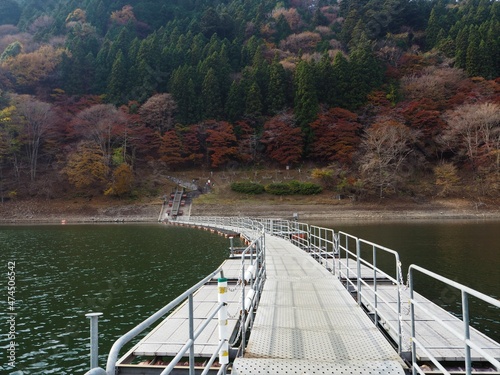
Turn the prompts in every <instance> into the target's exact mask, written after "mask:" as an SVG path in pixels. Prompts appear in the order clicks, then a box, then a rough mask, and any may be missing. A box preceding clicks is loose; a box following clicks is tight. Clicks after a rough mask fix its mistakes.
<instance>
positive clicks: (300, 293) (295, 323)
mask: <svg viewBox="0 0 500 375" xmlns="http://www.w3.org/2000/svg"><path fill="white" fill-rule="evenodd" d="M266 269H267V280H266V282H265V285H264V289H263V293H262V296H261V299H260V303H259V307H258V311H257V314H256V318H255V322H254V325H253V327H252V330H251V333H250V339H249V342H248V345H247V349H246V352H245V355H244V357H243V358H236V359H235V361H234V364H233V369H232V374H246V375H252V374H260V375H262V374H300V375H302V374H358V375H361V374H367V375H368V374H371V375H374V374H380V375H391V374H404V370H403V368H405V365H404V363H403V361H402V360H401V359H400V357H399V356H398V354H397V352H396V351H395V350H394V349H393V348H392V346H391V345H390V344H389V342H388V341H387V340H386V339H385V338H384V336H383V335H382V333H381V332H380V331H379V330H378V329H377V328H376V327H375V326H374V324H373V323H372V322H371V321H370V319H369V317H368V316H367V315H366V314H365V313H364V312H363V311H362V309H361V308H360V307H359V306H358V305H357V304H356V302H355V300H354V299H353V298H352V297H351V295H350V294H349V292H347V290H346V289H345V288H344V287H343V286H342V284H341V283H340V281H339V280H338V279H336V278H335V277H334V276H332V275H331V274H330V273H329V272H328V271H327V270H326V269H325V268H323V267H322V266H321V265H320V264H319V263H317V262H316V261H315V260H314V259H312V258H311V257H310V256H309V255H308V254H307V253H305V252H303V251H302V250H300V249H299V248H298V247H296V246H294V245H293V244H291V243H290V242H288V241H286V240H284V239H281V238H277V237H273V236H269V235H266Z"/></svg>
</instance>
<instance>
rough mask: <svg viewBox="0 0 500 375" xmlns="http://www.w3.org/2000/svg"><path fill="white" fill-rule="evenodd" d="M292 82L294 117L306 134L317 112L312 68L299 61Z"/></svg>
mask: <svg viewBox="0 0 500 375" xmlns="http://www.w3.org/2000/svg"><path fill="white" fill-rule="evenodd" d="M294 82H295V104H294V115H295V119H296V120H297V123H298V124H299V125H300V126H301V127H302V129H303V130H304V133H306V134H307V131H305V130H306V129H307V128H308V125H309V123H311V122H312V121H314V119H315V118H316V115H317V114H318V110H319V106H318V97H317V91H316V86H315V84H316V80H315V77H314V66H313V65H312V64H309V63H307V62H306V61H304V60H302V61H300V62H299V63H298V65H297V69H296V70H295V79H294Z"/></svg>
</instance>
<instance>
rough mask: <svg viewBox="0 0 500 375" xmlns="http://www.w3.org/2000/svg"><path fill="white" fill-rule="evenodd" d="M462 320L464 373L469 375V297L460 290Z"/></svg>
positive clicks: (470, 367)
mask: <svg viewBox="0 0 500 375" xmlns="http://www.w3.org/2000/svg"><path fill="white" fill-rule="evenodd" d="M462 318H463V320H464V345H465V348H464V349H465V373H466V374H467V375H470V374H471V372H472V364H471V357H470V346H469V344H467V341H468V340H469V339H470V327H469V296H468V295H467V292H466V291H465V290H462Z"/></svg>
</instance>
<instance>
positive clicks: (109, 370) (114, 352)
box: [106, 267, 221, 375]
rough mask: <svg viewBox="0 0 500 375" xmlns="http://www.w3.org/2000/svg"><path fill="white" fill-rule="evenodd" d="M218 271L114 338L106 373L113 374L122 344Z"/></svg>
mask: <svg viewBox="0 0 500 375" xmlns="http://www.w3.org/2000/svg"><path fill="white" fill-rule="evenodd" d="M220 271H221V267H219V268H217V269H216V270H215V271H213V272H212V273H210V274H209V275H208V276H207V277H205V278H204V279H203V280H201V281H200V282H198V283H197V284H195V285H194V286H192V287H191V288H189V289H188V290H186V291H185V292H184V293H182V294H181V295H180V296H178V297H177V298H175V299H174V300H173V301H171V302H170V303H169V304H167V305H166V306H164V307H163V308H162V309H160V310H158V311H157V312H156V313H154V314H153V315H151V316H150V317H149V318H147V319H145V320H144V321H143V322H141V323H139V324H138V325H136V326H135V327H134V328H132V329H131V330H130V331H128V332H127V333H126V334H124V335H123V336H121V337H120V338H119V339H118V340H116V341H115V343H114V344H113V346H112V347H111V350H110V352H109V355H108V361H107V364H106V372H107V373H108V375H114V374H115V368H116V362H117V360H118V354H119V352H120V350H121V349H122V348H123V346H124V345H126V344H127V343H128V342H129V341H130V340H132V339H133V338H135V337H136V336H137V335H139V334H140V333H142V332H143V331H144V330H145V329H146V328H148V327H150V326H151V325H152V324H154V323H155V322H156V321H158V320H159V319H160V318H161V317H163V315H165V314H166V313H168V312H169V311H170V310H172V309H173V308H174V307H176V306H177V305H179V304H180V303H181V302H183V301H184V300H185V299H186V298H188V297H189V295H192V294H193V293H194V292H196V291H197V290H198V289H199V288H200V287H201V286H202V285H204V284H206V283H207V282H208V281H209V280H211V279H212V278H213V277H214V276H215V275H216V274H218V273H220Z"/></svg>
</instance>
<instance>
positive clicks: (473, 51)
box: [465, 26, 483, 77]
mask: <svg viewBox="0 0 500 375" xmlns="http://www.w3.org/2000/svg"><path fill="white" fill-rule="evenodd" d="M480 43H481V39H480V37H479V30H478V28H477V26H473V27H471V29H470V35H469V46H468V47H467V55H466V59H465V70H466V71H467V74H468V75H469V76H471V77H475V76H479V75H481V65H482V63H483V62H482V61H481V56H480V53H479V44H480Z"/></svg>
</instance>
